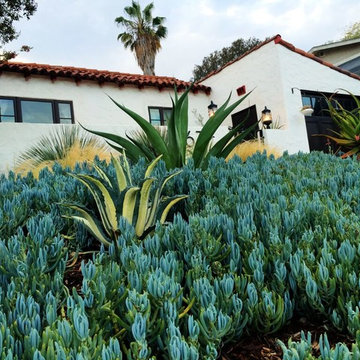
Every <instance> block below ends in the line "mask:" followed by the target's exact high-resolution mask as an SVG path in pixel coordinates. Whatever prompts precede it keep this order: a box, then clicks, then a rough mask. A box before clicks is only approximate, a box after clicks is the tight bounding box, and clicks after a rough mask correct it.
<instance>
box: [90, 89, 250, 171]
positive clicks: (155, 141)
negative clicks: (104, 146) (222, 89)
mask: <svg viewBox="0 0 360 360" xmlns="http://www.w3.org/2000/svg"><path fill="white" fill-rule="evenodd" d="M190 90H191V88H188V89H187V90H186V91H185V92H184V93H183V94H182V95H181V96H180V97H178V95H177V92H176V89H175V99H172V103H173V107H172V112H171V116H170V118H169V119H168V122H167V137H166V138H164V137H163V136H161V134H159V132H158V131H157V130H156V128H155V127H154V126H153V125H152V124H150V123H149V122H148V121H147V120H145V119H144V118H142V117H141V116H140V115H138V114H136V113H135V112H133V111H132V110H130V109H128V108H126V107H125V106H124V105H121V104H119V103H117V102H116V101H115V100H113V99H111V100H112V101H113V102H114V103H115V104H116V105H117V106H118V107H119V108H120V109H121V110H123V111H124V112H125V113H126V114H128V115H129V116H131V117H132V118H133V120H135V121H136V122H137V124H138V125H139V126H140V127H141V128H142V130H143V131H144V132H145V134H146V137H147V138H148V143H150V144H151V146H150V147H148V145H147V144H146V143H144V142H143V141H141V142H139V141H137V140H136V139H134V138H131V137H130V136H127V137H128V138H129V140H130V141H129V140H127V139H125V138H123V137H121V136H117V135H114V134H109V133H104V132H99V131H93V130H89V129H86V130H88V131H90V132H91V133H93V134H96V135H100V136H102V137H104V138H106V139H108V140H110V141H112V143H109V145H110V146H112V147H113V148H114V149H116V150H119V151H121V149H125V150H126V156H127V157H129V158H130V159H131V160H132V161H134V162H136V161H138V160H139V159H140V158H141V157H145V158H146V159H147V161H149V162H150V161H152V160H154V159H155V158H156V157H157V156H159V155H163V160H164V161H165V164H166V167H167V169H168V170H170V169H174V168H176V167H182V166H183V165H185V163H186V161H187V138H188V131H189V130H188V123H189V120H188V93H189V91H190ZM248 95H250V93H249V94H247V95H245V96H243V97H242V98H241V99H239V100H237V101H236V102H235V103H233V104H231V105H229V106H228V104H229V101H230V96H229V97H228V99H227V100H226V102H225V103H224V104H223V105H222V106H220V108H219V109H218V110H217V111H216V113H215V115H213V116H212V117H210V118H209V120H208V121H207V122H206V123H205V125H204V126H203V127H202V129H201V131H200V133H199V136H198V137H197V139H196V142H195V145H194V148H193V151H192V154H191V156H192V158H193V160H194V164H195V166H196V167H200V166H202V167H206V164H207V163H208V161H209V158H210V157H211V156H216V157H223V158H225V157H226V156H228V154H229V153H230V152H231V150H232V149H233V148H234V147H235V146H236V145H237V144H239V143H240V142H242V141H243V139H244V138H245V137H246V136H247V135H248V134H249V133H250V132H251V131H252V130H253V127H249V128H248V129H247V130H245V131H243V132H241V133H238V131H239V129H240V128H241V126H242V125H243V124H242V123H240V124H239V125H238V126H237V127H235V128H234V129H232V130H231V131H229V132H228V134H226V135H225V136H223V137H222V138H221V139H220V140H218V141H217V142H216V143H215V144H214V145H213V146H212V147H211V148H210V144H211V141H212V138H213V135H214V134H215V132H216V130H217V129H218V128H219V126H220V125H221V124H222V123H223V121H224V120H225V119H226V117H227V116H228V115H229V114H230V113H231V112H232V111H233V110H234V109H235V108H236V107H237V106H238V105H239V104H240V103H241V102H242V101H243V100H244V99H245V98H246V97H247V96H248ZM254 126H255V125H254ZM113 143H115V144H116V145H114V144H113ZM154 152H155V154H154Z"/></svg>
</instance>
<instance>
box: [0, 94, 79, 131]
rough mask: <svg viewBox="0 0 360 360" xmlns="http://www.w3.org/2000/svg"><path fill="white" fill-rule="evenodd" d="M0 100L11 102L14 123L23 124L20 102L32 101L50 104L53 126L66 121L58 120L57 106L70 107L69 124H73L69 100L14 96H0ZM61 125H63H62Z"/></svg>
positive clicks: (71, 107) (71, 104)
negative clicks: (66, 105) (65, 105)
mask: <svg viewBox="0 0 360 360" xmlns="http://www.w3.org/2000/svg"><path fill="white" fill-rule="evenodd" d="M0 99H5V100H12V101H13V104H14V117H15V123H22V122H23V118H22V109H21V101H33V102H46V103H51V109H52V118H53V122H52V123H53V124H61V122H60V120H61V119H68V118H60V113H59V104H68V105H70V115H71V124H75V117H74V107H73V102H72V101H71V100H54V99H38V98H28V97H16V96H0ZM1 122H2V121H1V118H0V123H1ZM33 124H44V123H33ZM48 125H49V124H48ZM62 125H65V124H62Z"/></svg>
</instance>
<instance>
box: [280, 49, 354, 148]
mask: <svg viewBox="0 0 360 360" xmlns="http://www.w3.org/2000/svg"><path fill="white" fill-rule="evenodd" d="M277 49H278V53H279V59H280V68H281V74H282V76H281V78H282V82H281V84H282V87H283V89H282V92H283V99H284V107H285V108H286V109H287V118H286V120H287V124H288V126H287V129H288V130H289V132H288V134H287V135H286V141H287V142H288V143H289V144H290V145H289V147H288V149H287V150H288V151H289V152H290V153H293V152H296V151H305V152H308V151H309V144H308V138H307V131H306V124H305V117H304V115H302V114H301V113H300V109H301V107H302V99H301V91H300V90H309V91H315V92H319V93H334V92H336V91H338V90H339V89H340V88H342V89H346V90H348V91H350V92H352V93H353V94H355V95H360V81H359V80H356V79H354V78H352V77H350V76H347V75H345V74H342V73H341V72H339V71H336V70H333V69H331V68H329V67H328V66H325V65H322V64H320V63H318V62H316V61H314V60H311V59H309V58H307V57H305V56H302V55H299V54H297V53H295V52H293V51H291V50H289V49H287V48H285V47H284V46H281V45H277ZM292 88H294V89H293V92H292V90H291V89H292ZM299 89H300V90H299ZM340 93H343V92H341V91H340Z"/></svg>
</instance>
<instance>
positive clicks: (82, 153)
mask: <svg viewBox="0 0 360 360" xmlns="http://www.w3.org/2000/svg"><path fill="white" fill-rule="evenodd" d="M95 156H98V157H99V158H100V159H103V160H110V153H109V152H108V149H107V147H106V146H105V145H104V143H103V142H101V141H99V140H98V139H97V138H96V137H94V136H89V135H88V134H86V133H84V132H82V131H81V129H80V128H79V127H78V126H75V125H70V126H61V127H59V128H57V129H56V131H53V132H52V133H50V134H49V135H43V136H42V137H41V138H40V140H39V141H38V143H36V144H35V145H32V146H31V147H30V148H29V149H28V150H26V151H25V152H24V153H23V154H21V155H20V156H19V160H18V164H17V166H16V168H15V172H16V173H19V174H23V175H24V174H27V173H28V171H32V172H33V174H34V176H35V177H38V175H39V172H40V171H41V170H42V169H43V168H45V167H49V168H51V167H52V166H53V165H54V163H55V162H57V163H59V164H60V165H61V166H63V167H67V166H69V167H70V168H72V169H73V168H74V167H75V165H76V163H78V162H84V161H86V162H90V163H91V162H93V161H94V158H95Z"/></svg>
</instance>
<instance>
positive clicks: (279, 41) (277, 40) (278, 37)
mask: <svg viewBox="0 0 360 360" xmlns="http://www.w3.org/2000/svg"><path fill="white" fill-rule="evenodd" d="M271 41H274V43H275V44H280V45H282V46H284V47H286V48H287V49H289V50H291V51H293V52H295V53H297V54H299V55H302V56H305V57H307V58H309V59H311V60H314V61H317V62H318V63H320V64H322V65H324V66H327V67H329V68H330V69H333V70H336V71H338V72H341V73H342V74H345V75H347V76H350V77H352V78H354V79H357V80H360V76H359V75H356V74H354V73H351V72H350V71H347V70H344V69H342V68H340V67H338V66H335V65H333V64H331V63H329V62H327V61H324V60H322V59H320V58H318V57H317V56H315V55H313V54H310V53H308V52H306V51H304V50H301V49H298V48H296V47H295V46H294V45H293V44H291V43H289V42H287V41H285V40H283V39H282V38H281V35H275V36H273V37H272V38H270V39H268V40H265V41H264V42H262V43H261V44H259V45H257V46H255V47H253V48H252V49H251V50H249V51H247V52H246V53H244V54H243V55H241V56H240V57H238V58H237V59H235V60H233V61H231V62H228V63H227V64H225V65H224V66H222V67H220V68H219V69H217V70H215V71H213V72H211V73H210V74H208V75H206V76H205V77H204V78H202V79H201V80H200V81H199V83H201V82H202V81H204V80H205V79H207V78H209V77H211V76H213V75H215V74H217V73H218V72H220V71H221V70H223V69H224V68H226V67H228V66H229V65H231V64H233V63H234V62H236V61H239V60H241V59H242V58H244V57H245V56H247V55H249V54H250V53H252V52H254V51H256V50H258V49H259V48H261V47H262V46H264V45H266V44H268V43H270V42H271Z"/></svg>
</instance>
